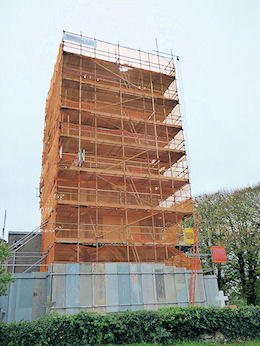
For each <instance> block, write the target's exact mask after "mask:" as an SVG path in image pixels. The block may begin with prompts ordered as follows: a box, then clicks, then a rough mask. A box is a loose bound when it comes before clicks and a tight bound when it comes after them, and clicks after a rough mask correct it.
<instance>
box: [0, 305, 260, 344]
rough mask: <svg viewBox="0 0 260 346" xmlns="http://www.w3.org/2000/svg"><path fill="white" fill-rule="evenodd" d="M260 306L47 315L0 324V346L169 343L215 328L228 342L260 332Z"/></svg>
mask: <svg viewBox="0 0 260 346" xmlns="http://www.w3.org/2000/svg"><path fill="white" fill-rule="evenodd" d="M259 321H260V308H259V307H243V308H238V309H235V310H231V309H230V308H224V309H218V308H203V307H195V308H181V307H174V308H164V309H161V310H159V311H136V312H129V311H127V312H124V313H113V314H107V315H99V314H95V313H89V312H80V313H78V314H75V315H58V314H57V313H52V314H50V315H46V316H44V317H42V318H40V319H37V320H35V321H31V322H28V321H21V322H19V323H10V324H4V323H0V344H1V345H10V346H11V345H19V346H20V345H26V346H29V345H86V344H92V345H96V344H132V343H142V342H147V343H172V342H173V341H176V340H187V339H188V340H197V339H199V337H200V336H201V335H203V334H208V335H212V336H214V335H215V333H217V332H220V333H221V334H223V335H224V336H225V338H226V339H228V340H234V339H237V338H240V339H248V338H256V337H259V336H260V331H259V327H260V326H259Z"/></svg>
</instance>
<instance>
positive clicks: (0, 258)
mask: <svg viewBox="0 0 260 346" xmlns="http://www.w3.org/2000/svg"><path fill="white" fill-rule="evenodd" d="M9 255H10V253H9V250H8V247H7V245H6V244H5V243H4V242H3V241H2V240H0V296H5V295H6V294H7V284H8V283H9V282H13V281H14V279H12V278H11V273H8V272H7V271H6V269H5V268H4V263H5V261H6V259H7V258H8V257H9Z"/></svg>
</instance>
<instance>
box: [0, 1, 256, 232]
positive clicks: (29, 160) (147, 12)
mask: <svg viewBox="0 0 260 346" xmlns="http://www.w3.org/2000/svg"><path fill="white" fill-rule="evenodd" d="M259 13H260V1H259V0H244V1H241V0H196V1H194V0H157V1H155V0H109V1H108V0H70V1H69V0H23V1H21V0H9V1H1V4H0V29H1V44H0V49H1V55H0V60H1V78H0V129H1V135H0V155H1V161H0V225H1V228H2V226H3V219H4V210H5V209H7V225H6V228H7V230H28V231H30V230H33V229H34V228H36V227H37V226H38V225H39V224H40V212H39V199H38V198H37V197H36V189H37V187H38V184H39V178H40V173H41V153H42V137H43V125H44V107H45V100H46V97H47V92H48V89H49V85H50V79H51V76H52V73H53V67H54V63H55V61H56V56H57V52H58V45H59V43H60V41H61V38H62V30H63V29H64V30H68V31H72V32H75V33H80V32H82V33H83V34H85V35H87V36H89V37H95V38H97V39H101V40H105V41H109V42H112V43H118V42H119V43H120V44H122V45H125V46H129V47H132V48H141V49H142V50H146V51H152V50H153V49H155V38H157V40H158V44H159V50H160V51H163V52H170V51H171V50H173V53H174V54H178V55H180V57H181V73H182V80H183V91H184V105H185V131H186V133H185V139H186V143H187V145H188V149H189V157H188V161H189V168H190V178H191V187H192V193H193V195H197V194H200V193H204V192H215V191H217V190H219V189H232V188H239V187H244V186H248V185H252V184H256V183H258V182H259V181H260V179H259V171H260V155H259V147H260V141H259V137H260V136H259V132H260V131H259V130H260V121H259V117H260V115H259V109H260V107H259V106H260V97H259V90H260V86H259V84H260V64H259V61H260V48H259V47H260V29H259Z"/></svg>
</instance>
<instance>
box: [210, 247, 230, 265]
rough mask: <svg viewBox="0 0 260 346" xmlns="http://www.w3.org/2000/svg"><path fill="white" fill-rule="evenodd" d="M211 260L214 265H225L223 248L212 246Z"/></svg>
mask: <svg viewBox="0 0 260 346" xmlns="http://www.w3.org/2000/svg"><path fill="white" fill-rule="evenodd" d="M211 251H212V259H213V262H214V263H226V262H227V255H226V251H225V248H224V247H223V246H212V247H211Z"/></svg>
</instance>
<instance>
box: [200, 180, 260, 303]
mask: <svg viewBox="0 0 260 346" xmlns="http://www.w3.org/2000/svg"><path fill="white" fill-rule="evenodd" d="M194 202H195V212H196V213H198V214H200V242H199V246H200V252H201V253H204V254H208V255H210V246H211V245H222V246H224V247H225V248H226V253H227V263H226V264H222V263H218V264H217V265H215V273H216V275H217V278H218V284H219V288H220V289H222V290H224V291H225V292H226V293H228V295H229V297H230V301H231V302H233V303H236V304H237V303H239V302H241V301H245V302H246V303H247V304H248V305H249V304H253V305H257V304H259V303H260V302H259V274H260V271H259V244H260V184H258V185H257V186H254V187H247V188H244V189H239V190H235V191H230V192H227V191H221V192H217V193H215V194H203V195H200V196H198V197H196V198H195V201H194ZM203 266H204V268H208V267H212V263H211V257H210V256H208V257H207V256H206V257H205V258H204V260H203Z"/></svg>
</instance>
